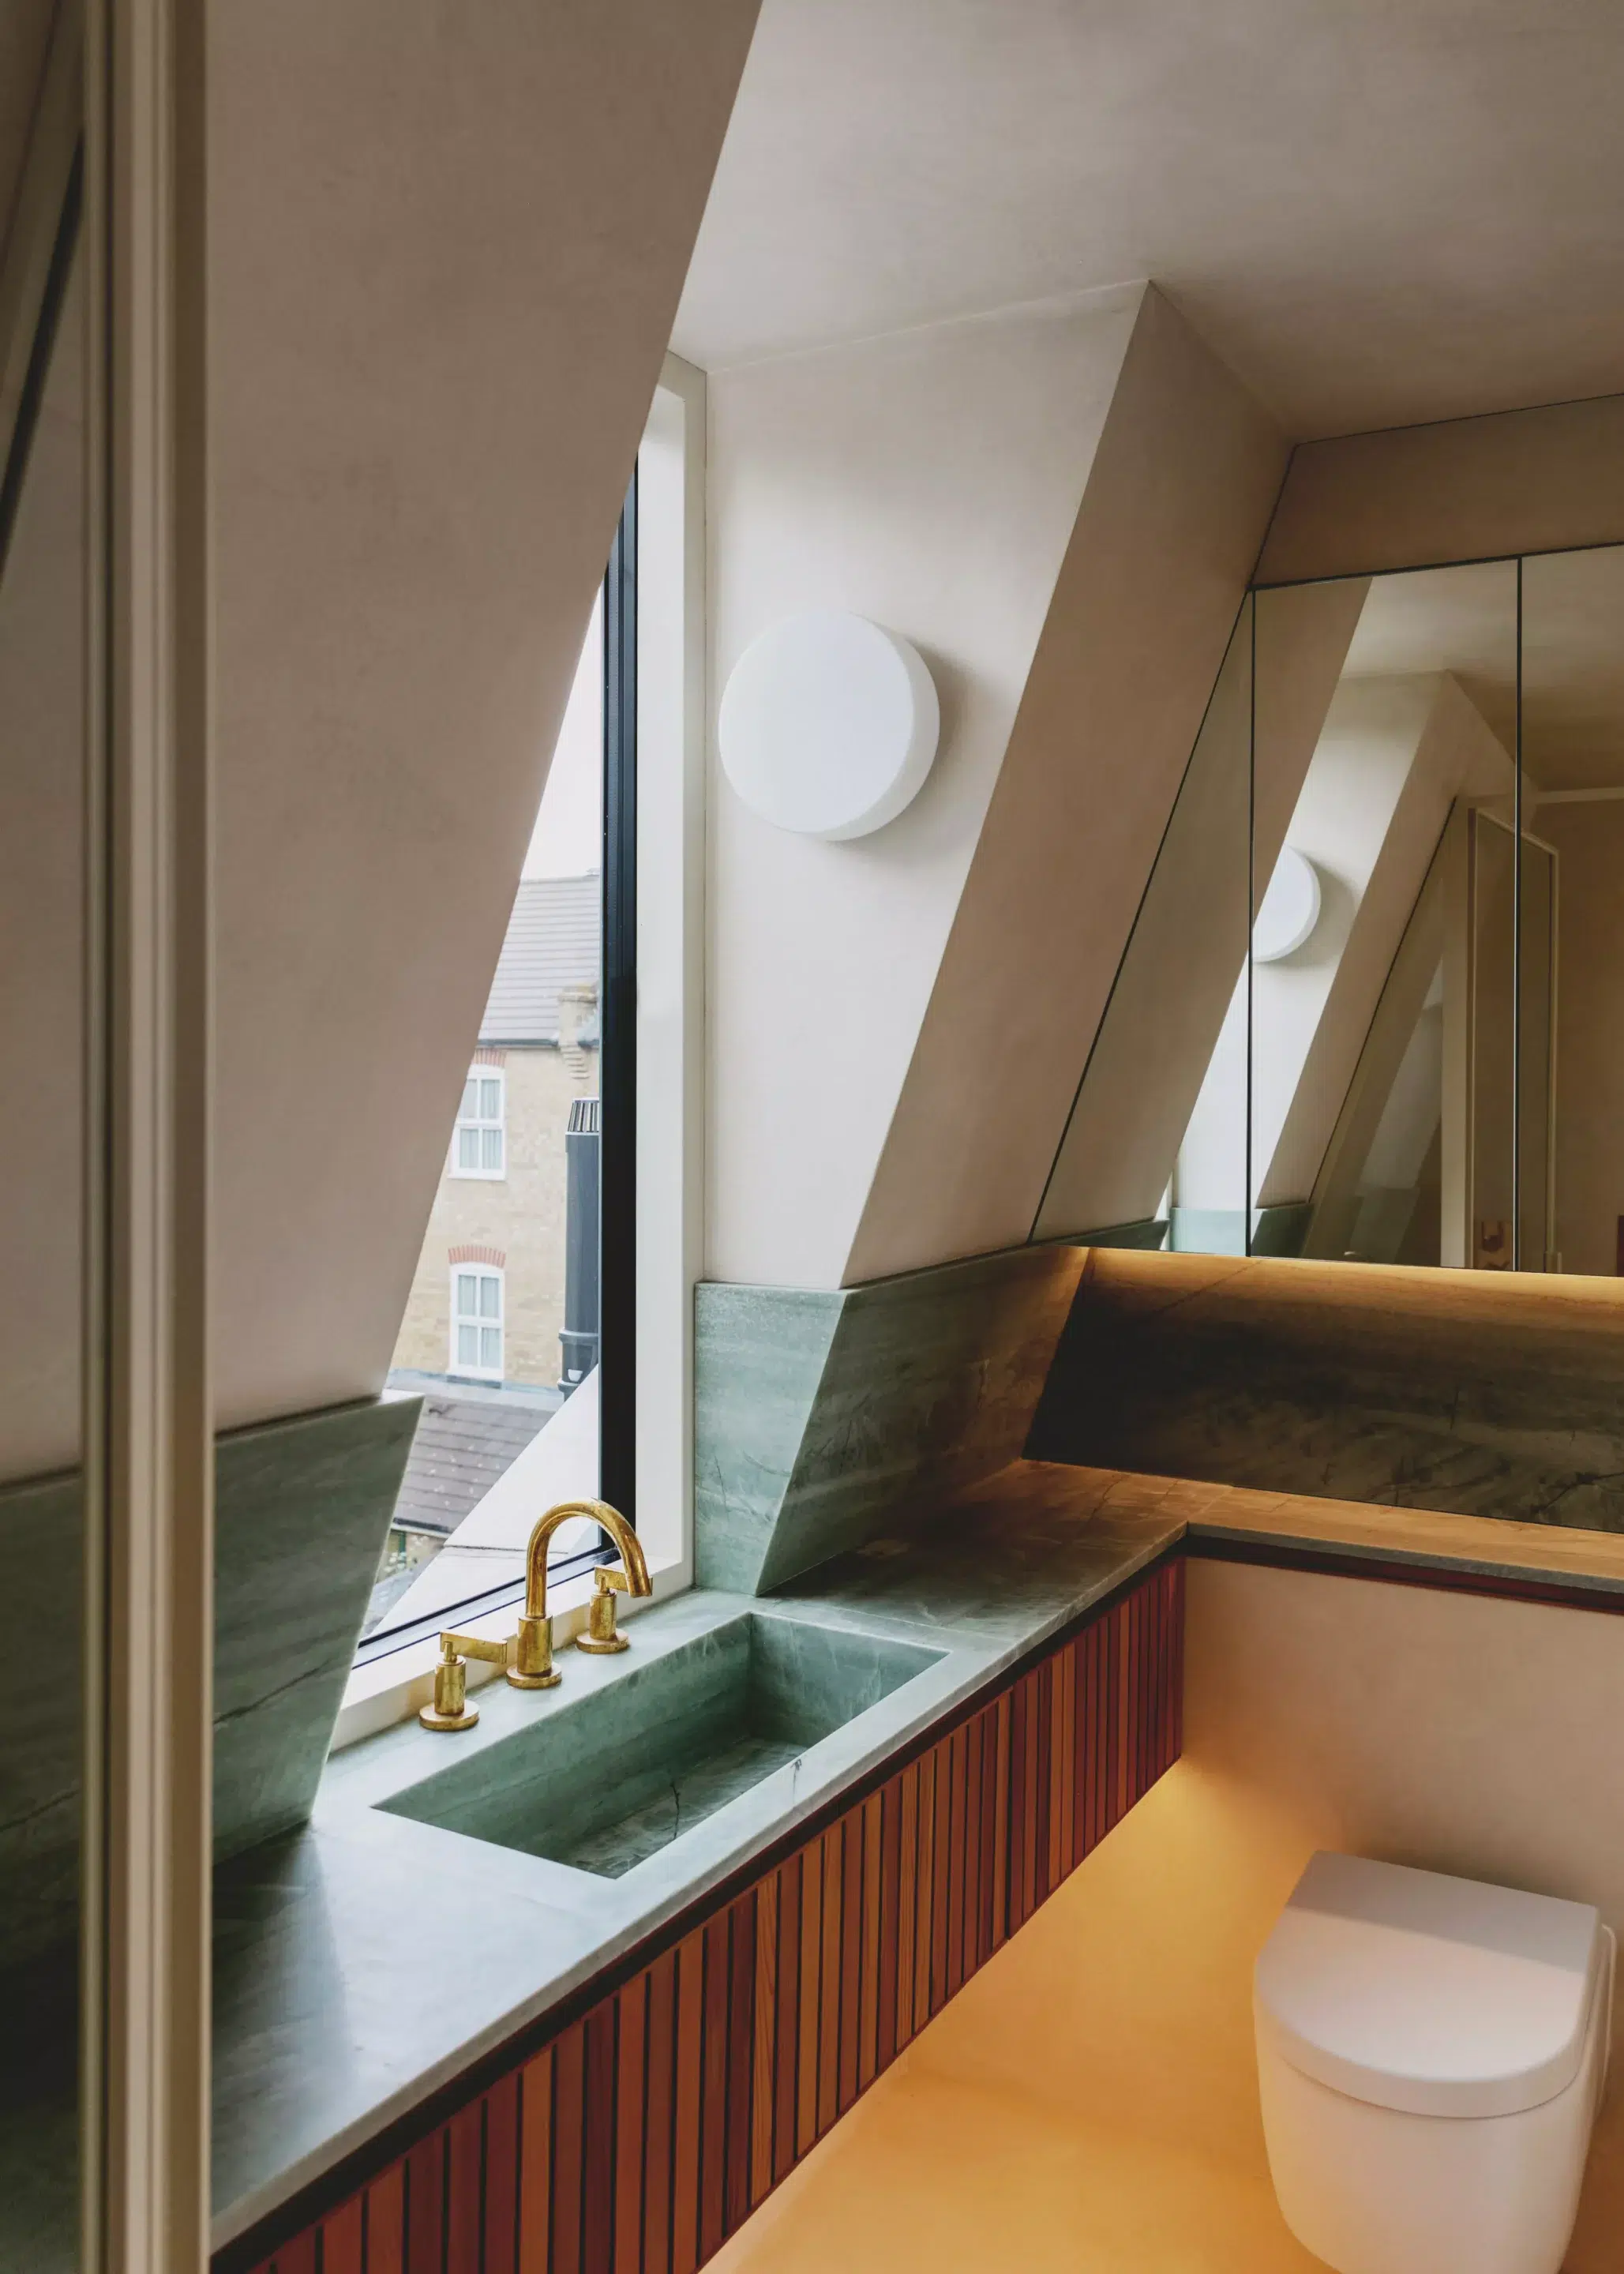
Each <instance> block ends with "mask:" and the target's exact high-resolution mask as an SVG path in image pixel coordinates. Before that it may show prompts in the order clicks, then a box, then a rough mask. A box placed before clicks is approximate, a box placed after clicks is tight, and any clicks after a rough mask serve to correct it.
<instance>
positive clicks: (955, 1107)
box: [846, 291, 1285, 1281]
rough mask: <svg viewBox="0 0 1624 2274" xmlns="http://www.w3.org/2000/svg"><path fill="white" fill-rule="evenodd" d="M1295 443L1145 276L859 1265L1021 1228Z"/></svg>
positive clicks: (1052, 1151)
mask: <svg viewBox="0 0 1624 2274" xmlns="http://www.w3.org/2000/svg"><path fill="white" fill-rule="evenodd" d="M1284 456H1285V448H1284V444H1283V442H1282V439H1281V437H1280V435H1279V433H1277V431H1276V430H1275V428H1274V425H1272V424H1271V422H1270V421H1269V420H1268V419H1267V418H1266V417H1265V416H1264V414H1263V412H1262V411H1261V410H1259V407H1258V405H1257V403H1255V402H1254V401H1253V400H1252V397H1251V396H1250V395H1248V394H1247V393H1246V391H1245V390H1244V388H1242V387H1241V385H1240V384H1239V382H1238V381H1237V380H1236V379H1235V377H1234V376H1233V374H1232V373H1230V372H1229V371H1228V370H1227V369H1226V368H1225V366H1224V365H1222V363H1220V362H1219V361H1218V359H1217V358H1216V357H1215V356H1214V355H1213V354H1212V353H1211V352H1210V350H1208V349H1207V347H1206V346H1205V345H1204V343H1202V342H1201V341H1200V340H1199V338H1198V337H1197V336H1196V335H1195V334H1194V333H1193V332H1192V330H1191V329H1190V328H1189V326H1188V325H1187V324H1186V323H1185V322H1184V320H1183V318H1182V317H1180V316H1179V315H1178V314H1177V312H1175V310H1174V309H1173V308H1172V306H1171V305H1170V304H1169V302H1168V301H1167V300H1165V299H1164V298H1163V297H1162V295H1161V294H1160V293H1158V292H1155V291H1151V292H1149V293H1147V296H1146V298H1145V301H1144V303H1143V305H1142V306H1141V308H1140V311H1139V320H1138V321H1137V323H1136V324H1135V326H1134V331H1133V338H1132V342H1131V343H1130V346H1129V350H1128V354H1127V356H1126V358H1124V365H1123V373H1122V378H1121V380H1120V382H1119V384H1118V387H1117V390H1116V395H1115V396H1114V397H1113V399H1112V403H1111V409H1110V415H1109V418H1108V419H1107V421H1106V425H1105V429H1104V432H1103V433H1102V434H1101V441H1100V447H1099V449H1098V450H1097V451H1096V453H1095V455H1094V463H1093V465H1092V467H1091V468H1090V470H1089V478H1088V486H1087V488H1086V492H1085V493H1084V498H1083V503H1082V508H1081V510H1080V511H1079V515H1078V519H1077V526H1076V528H1075V530H1074V531H1073V532H1072V538H1071V545H1070V546H1069V547H1068V549H1067V553H1066V559H1065V564H1064V569H1063V570H1062V572H1061V576H1060V580H1059V582H1058V584H1057V585H1056V591H1055V598H1054V601H1053V603H1052V605H1051V607H1050V610H1049V620H1048V622H1047V623H1046V625H1045V627H1044V636H1043V639H1042V641H1041V644H1040V647H1039V650H1038V653H1037V656H1036V658H1035V659H1034V666H1033V669H1032V672H1031V674H1030V676H1029V678H1028V680H1027V684H1026V694H1025V697H1024V698H1023V700H1022V703H1021V706H1020V711H1019V714H1018V717H1017V719H1016V724H1015V729H1014V732H1013V734H1012V735H1011V742H1010V748H1009V751H1008V754H1007V756H1006V757H1005V760H1004V766H1003V768H1002V770H1001V772H1000V774H999V778H998V787H997V791H996V795H995V797H994V800H993V802H992V804H991V806H990V808H989V813H988V820H987V826H986V827H985V829H984V830H983V831H982V832H981V840H980V842H979V844H978V845H977V847H976V852H975V859H974V862H973V864H972V867H971V870H970V874H969V876H968V878H967V879H966V888H965V892H964V893H963V895H962V897H961V899H960V901H959V908H958V911H957V913H956V915H955V917H954V921H953V928H952V931H951V935H950V937H949V940H948V945H947V949H946V952H945V953H944V956H943V959H942V968H941V970H940V973H939V974H938V975H937V979H936V985H935V987H934V988H933V989H932V990H931V998H930V1007H929V1012H928V1013H927V1015H926V1018H925V1020H924V1023H923V1025H922V1027H921V1031H920V1039H919V1043H918V1045H917V1047H916V1049H915V1050H914V1056H913V1059H912V1062H911V1063H910V1065H909V1068H908V1074H907V1080H906V1084H905V1085H904V1088H903V1092H902V1096H901V1098H900V1100H899V1103H898V1111H897V1113H896V1115H895V1117H894V1118H893V1120H892V1123H891V1129H890V1131H889V1133H888V1134H887V1137H886V1142H885V1149H884V1152H883V1155H882V1156H881V1160H880V1165H879V1168H878V1171H877V1172H876V1177H875V1180H874V1185H873V1187H872V1190H871V1191H870V1193H869V1195H868V1201H867V1204H866V1206H865V1208H864V1211H863V1217H862V1224H861V1229H860V1231H859V1234H858V1238H857V1239H856V1241H855V1242H854V1243H853V1249H852V1253H851V1255H850V1258H849V1259H848V1261H847V1264H846V1276H847V1278H848V1279H849V1280H853V1281H854V1280H861V1279H864V1278H869V1277H873V1276H879V1275H881V1274H883V1273H885V1272H888V1271H897V1270H901V1269H906V1267H907V1266H909V1265H910V1264H916V1263H925V1262H929V1261H935V1260H936V1258H938V1257H940V1256H944V1255H952V1254H974V1253H976V1252H978V1251H981V1250H985V1249H991V1248H999V1247H1004V1246H1009V1245H1011V1243H1012V1242H1014V1241H1016V1240H1019V1239H1025V1238H1026V1236H1027V1235H1028V1233H1029V1232H1030V1231H1031V1229H1032V1226H1033V1224H1034V1221H1035V1219H1036V1217H1037V1214H1038V1209H1039V1205H1040V1202H1041V1196H1042V1192H1043V1187H1044V1185H1045V1183H1046V1181H1047V1179H1048V1177H1049V1169H1050V1166H1051V1164H1052V1163H1053V1162H1054V1159H1055V1156H1056V1150H1057V1148H1058V1147H1059V1144H1060V1141H1061V1136H1062V1133H1063V1131H1064V1127H1065V1123H1066V1117H1067V1115H1068V1113H1069V1112H1070V1111H1071V1103H1072V1099H1073V1098H1074V1096H1076V1092H1077V1084H1078V1081H1079V1076H1080V1075H1081V1073H1082V1070H1083V1066H1084V1065H1085V1063H1086V1058H1087V1052H1088V1049H1089V1045H1090V1043H1092V1041H1093V1039H1094V1033H1095V1030H1096V1028H1098V1025H1099V1021H1100V1018H1101V1013H1102V1012H1103V1010H1104V1007H1105V1005H1106V1002H1107V1000H1108V998H1109V993H1110V987H1111V983H1112V980H1113V979H1114V977H1115V975H1116V970H1117V968H1118V966H1119V964H1120V963H1121V960H1122V953H1123V949H1124V946H1125V945H1126V944H1127V939H1128V935H1129V932H1130V931H1131V930H1132V923H1133V918H1134V915H1135V913H1136V911H1137V909H1138V907H1139V900H1140V897H1141V895H1142V893H1143V892H1144V888H1145V882H1146V879H1147V877H1148V876H1149V874H1150V870H1151V866H1152V863H1153V862H1154V858H1155V853H1156V847H1157V845H1158V844H1159V842H1160V841H1161V838H1162V830H1163V828H1164V826H1165V825H1166V821H1167V817H1168V814H1169V811H1170V810H1171V808H1172V803H1173V799H1174V796H1175V794H1176V793H1177V787H1178V783H1179V780H1180V778H1181V777H1182V775H1183V773H1184V766H1185V764H1186V763H1187V761H1188V759H1189V756H1190V751H1191V748H1192V744H1193V742H1194V741H1195V737H1196V734H1197V732H1198V730H1199V726H1200V723H1201V717H1202V713H1203V712H1204V711H1205V709H1206V707H1207V698H1208V697H1209V695H1210V694H1211V692H1212V688H1213V682H1214V680H1215V679H1216V677H1217V675H1218V670H1219V666H1220V663H1221V661H1222V656H1223V651H1224V646H1225V644H1226V642H1227V641H1228V639H1229V630H1230V627H1231V625H1232V624H1233V622H1234V621H1235V616H1236V612H1237V608H1238V606H1239V605H1240V601H1241V598H1242V595H1243V593H1244V591H1245V588H1246V584H1247V582H1248V579H1249V577H1250V575H1251V571H1252V563H1253V561H1254V559H1255V556H1256V551H1257V547H1258V546H1259V543H1260V541H1261V538H1262V532H1263V529H1264V527H1265V525H1266V523H1267V518H1268V514H1269V510H1270V508H1271V506H1272V504H1273V502H1274V494H1275V491H1276V487H1277V486H1278V482H1279V479H1280V476H1281V472H1282V467H1283V463H1284Z"/></svg>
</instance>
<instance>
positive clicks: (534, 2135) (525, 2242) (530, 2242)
mask: <svg viewBox="0 0 1624 2274" xmlns="http://www.w3.org/2000/svg"><path fill="white" fill-rule="evenodd" d="M552 2174H553V2047H552V2046H551V2045H549V2046H547V2048H546V2049H545V2052H538V2054H537V2055H536V2058H535V2059H534V2060H531V2061H527V2062H526V2063H525V2065H524V2067H523V2069H522V2070H521V2071H520V2074H519V2274H547V2266H548V2262H549V2260H550V2259H551V2257H552V2234H553V2183H552ZM367 2274H372V2270H371V2268H370V2267H369V2268H368V2270H367Z"/></svg>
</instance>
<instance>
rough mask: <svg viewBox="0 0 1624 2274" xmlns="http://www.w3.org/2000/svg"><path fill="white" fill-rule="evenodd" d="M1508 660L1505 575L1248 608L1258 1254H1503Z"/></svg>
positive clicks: (1278, 598) (1276, 595)
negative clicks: (1273, 939)
mask: <svg viewBox="0 0 1624 2274" xmlns="http://www.w3.org/2000/svg"><path fill="white" fill-rule="evenodd" d="M1516 661H1517V648H1516V566H1515V562H1511V561H1491V562H1487V563H1475V564H1472V565H1470V566H1469V567H1464V568H1459V569H1427V570H1421V571H1418V572H1414V573H1410V574H1405V575H1399V576H1377V577H1371V578H1348V579H1342V580H1339V581H1338V582H1336V583H1333V584H1316V585H1303V586H1297V587H1292V588H1289V589H1285V590H1282V591H1270V592H1264V593H1260V594H1259V596H1258V688H1257V712H1256V722H1255V738H1254V740H1255V764H1256V769H1257V790H1256V807H1257V838H1256V845H1255V850H1254V860H1255V865H1256V871H1257V875H1258V877H1259V882H1260V885H1261V891H1260V894H1259V918H1260V920H1261V919H1262V917H1263V916H1264V915H1266V914H1267V909H1268V906H1269V901H1270V898H1271V895H1272V894H1273V892H1274V890H1275V888H1276V880H1277V879H1278V877H1280V875H1281V873H1282V867H1285V868H1287V869H1288V870H1289V866H1290V865H1291V864H1292V863H1293V862H1294V861H1295V862H1307V863H1309V864H1311V865H1312V870H1313V872H1314V875H1315V877H1316V880H1317V881H1318V884H1319V914H1318V916H1317V918H1316V920H1315V922H1314V923H1313V925H1312V928H1311V930H1309V931H1308V932H1307V934H1306V935H1305V936H1304V937H1303V938H1302V939H1301V940H1300V942H1298V943H1297V945H1294V946H1292V947H1291V948H1290V949H1289V951H1288V952H1287V953H1283V954H1279V955H1274V954H1269V953H1265V952H1260V951H1259V950H1258V949H1257V948H1256V946H1255V945H1254V964H1253V970H1252V1160H1253V1175H1254V1186H1253V1193H1254V1217H1255V1231H1254V1241H1253V1245H1254V1249H1259V1248H1260V1249H1263V1250H1264V1251H1265V1252H1270V1253H1274V1254H1308V1255H1315V1256H1327V1257H1341V1258H1346V1259H1348V1260H1350V1261H1356V1260H1357V1261H1370V1262H1389V1263H1392V1262H1405V1263H1431V1264H1438V1263H1455V1264H1464V1263H1468V1262H1475V1261H1483V1262H1488V1261H1492V1260H1494V1259H1497V1258H1498V1256H1499V1255H1500V1254H1501V1252H1502V1251H1503V1252H1504V1253H1505V1254H1506V1257H1507V1261H1509V1253H1510V1248H1511V1245H1512V1234H1511V1216H1512V1213H1513V1211H1512V1203H1511V1184H1510V1177H1511V1168H1512V1163H1511V1157H1510V1156H1511V1138H1512V1122H1513V1117H1512V1095H1513V1093H1512V1068H1511V1057H1510V1051H1509V1046H1508V1045H1509V1029H1510V1023H1511V1021H1510V1015H1509V1013H1510V999H1511V991H1512V981H1513V945H1512V920H1513V915H1514V907H1513V902H1514V898H1515V895H1514V894H1513V892H1512V891H1511V889H1510V877H1511V873H1512V870H1513V868H1514V866H1515V863H1514V862H1513V860H1512V854H1511V848H1512V846H1513V843H1514V841H1515V840H1514V839H1513V837H1512V836H1511V834H1510V831H1511V828H1512V825H1513V824H1514V820H1515V814H1514V804H1515V796H1514V793H1515V751H1516ZM1502 870H1503V874H1502Z"/></svg>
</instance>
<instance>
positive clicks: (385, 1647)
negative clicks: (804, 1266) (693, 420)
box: [354, 467, 637, 1666]
mask: <svg viewBox="0 0 1624 2274" xmlns="http://www.w3.org/2000/svg"><path fill="white" fill-rule="evenodd" d="M603 595H604V607H603V630H604V636H603V693H604V706H603V719H604V736H603V861H602V871H601V873H602V878H603V905H602V932H601V938H602V959H603V960H602V964H601V968H600V983H599V988H598V1098H599V1111H598V1130H599V1136H598V1145H599V1156H598V1194H599V1199H598V1497H599V1498H600V1499H602V1500H606V1501H607V1502H609V1503H610V1505H611V1506H612V1507H613V1508H616V1509H618V1510H620V1514H621V1515H622V1516H624V1517H626V1518H627V1520H628V1523H630V1524H632V1525H635V1523H636V1520H637V1473H636V1472H637V474H636V470H635V467H634V469H633V471H632V478H631V482H630V485H629V486H628V490H627V493H626V501H625V503H624V505H623V506H622V507H621V508H620V521H619V523H618V524H617V525H616V529H615V533H614V542H613V545H612V546H611V547H610V551H609V566H608V569H607V571H606V572H605V576H604V586H603ZM616 1553H617V1551H616V1550H615V1549H614V1548H613V1547H612V1546H611V1545H610V1544H609V1542H608V1540H606V1539H605V1538H604V1536H603V1535H602V1534H600V1535H599V1538H598V1545H597V1546H596V1547H587V1548H583V1549H580V1550H578V1551H577V1552H576V1553H575V1555H564V1556H560V1557H559V1558H558V1559H557V1560H556V1561H554V1562H552V1563H550V1564H549V1565H548V1567H547V1578H548V1583H549V1585H554V1586H556V1585H558V1584H559V1583H560V1581H563V1580H567V1579H572V1578H576V1577H581V1576H582V1575H583V1574H584V1573H586V1572H588V1571H590V1570H592V1569H593V1567H594V1566H595V1565H597V1564H598V1563H605V1562H613V1560H614V1557H615V1555H616ZM523 1594H524V1582H523V1579H505V1580H503V1581H502V1582H501V1584H500V1585H499V1586H495V1587H487V1588H485V1590H484V1591H483V1592H482V1593H478V1594H473V1595H464V1596H462V1597H460V1598H459V1599H458V1600H456V1601H455V1602H452V1603H444V1604H442V1605H440V1608H438V1609H437V1610H433V1611H429V1612H425V1614H424V1615H423V1616H422V1617H420V1618H416V1619H410V1620H408V1621H407V1622H406V1623H404V1624H403V1625H400V1626H394V1627H391V1626H384V1627H381V1628H380V1630H379V1631H378V1632H377V1633H376V1634H372V1635H368V1636H367V1637H366V1638H365V1640H364V1641H362V1642H361V1643H360V1644H359V1645H357V1650H356V1653H355V1660H354V1663H355V1664H356V1665H357V1666H368V1665H372V1664H373V1663H374V1662H375V1661H376V1660H379V1659H380V1658H390V1657H393V1656H394V1655H395V1653H396V1652H397V1651H402V1650H409V1649H410V1648H411V1647H412V1645H414V1644H417V1643H421V1642H427V1641H432V1640H433V1639H434V1638H435V1637H437V1636H438V1635H439V1633H440V1630H441V1629H442V1628H445V1627H447V1626H455V1625H458V1624H460V1623H462V1622H464V1621H466V1620H468V1619H470V1618H478V1617H480V1616H482V1615H484V1614H485V1612H487V1611H498V1610H502V1609H504V1608H506V1607H507V1606H508V1604H509V1603H517V1602H519V1601H521V1600H523Z"/></svg>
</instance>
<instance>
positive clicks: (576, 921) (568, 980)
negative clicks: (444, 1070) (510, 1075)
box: [479, 870, 603, 1043]
mask: <svg viewBox="0 0 1624 2274" xmlns="http://www.w3.org/2000/svg"><path fill="white" fill-rule="evenodd" d="M602 922H603V894H602V887H601V883H600V879H599V877H598V873H597V871H596V870H594V871H593V872H592V874H591V875H590V876H586V877H535V878H533V879H531V880H530V881H529V882H527V883H525V884H523V885H520V887H519V895H518V898H517V899H516V900H515V902H514V904H513V914H512V915H511V916H510V917H509V918H508V937H507V938H506V939H505V940H504V941H503V942H502V952H501V955H500V959H499V960H498V962H497V966H496V977H495V978H494V980H493V981H492V983H491V998H490V1001H489V1002H488V1003H487V1004H486V1005H485V1017H484V1018H483V1019H482V1020H480V1022H479V1039H480V1041H481V1042H482V1043H556V1042H557V1040H558V1038H559V990H560V987H578V986H583V985H585V986H591V987H596V986H597V984H598V937H599V932H600V930H601V926H602Z"/></svg>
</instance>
